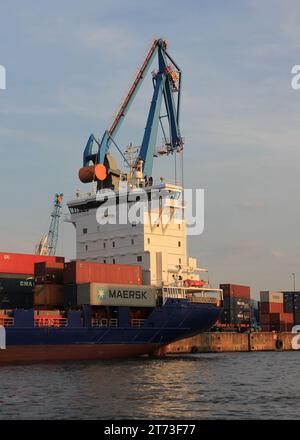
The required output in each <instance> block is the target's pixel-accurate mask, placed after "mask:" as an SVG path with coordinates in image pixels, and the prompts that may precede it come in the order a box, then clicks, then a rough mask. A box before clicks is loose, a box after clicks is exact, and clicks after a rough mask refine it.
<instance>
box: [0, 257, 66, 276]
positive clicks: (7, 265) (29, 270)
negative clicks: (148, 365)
mask: <svg viewBox="0 0 300 440" xmlns="http://www.w3.org/2000/svg"><path fill="white" fill-rule="evenodd" d="M42 261H52V262H64V258H63V257H49V256H43V255H33V254H15V253H9V252H0V274H28V275H33V274H34V264H35V263H39V262H42Z"/></svg>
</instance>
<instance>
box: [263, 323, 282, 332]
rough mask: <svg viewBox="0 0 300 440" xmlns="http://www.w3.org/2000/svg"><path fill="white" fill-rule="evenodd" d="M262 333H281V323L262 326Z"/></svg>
mask: <svg viewBox="0 0 300 440" xmlns="http://www.w3.org/2000/svg"><path fill="white" fill-rule="evenodd" d="M261 331H262V332H268V333H269V332H280V323H278V324H264V325H262V326H261Z"/></svg>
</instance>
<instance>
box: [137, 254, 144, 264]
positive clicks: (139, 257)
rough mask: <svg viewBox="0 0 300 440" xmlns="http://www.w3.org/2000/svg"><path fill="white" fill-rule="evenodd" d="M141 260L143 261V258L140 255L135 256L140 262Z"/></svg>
mask: <svg viewBox="0 0 300 440" xmlns="http://www.w3.org/2000/svg"><path fill="white" fill-rule="evenodd" d="M141 261H143V259H142V257H141V256H140V255H139V256H138V257H137V262H138V263H140V262H141Z"/></svg>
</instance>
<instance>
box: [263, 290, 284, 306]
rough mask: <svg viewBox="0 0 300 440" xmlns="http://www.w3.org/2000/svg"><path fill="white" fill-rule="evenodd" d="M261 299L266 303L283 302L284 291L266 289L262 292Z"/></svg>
mask: <svg viewBox="0 0 300 440" xmlns="http://www.w3.org/2000/svg"><path fill="white" fill-rule="evenodd" d="M260 301H261V302H266V303H269V302H270V303H278V304H282V303H283V292H275V291H264V292H260Z"/></svg>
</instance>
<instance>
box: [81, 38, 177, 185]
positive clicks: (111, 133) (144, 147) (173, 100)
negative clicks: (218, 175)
mask: <svg viewBox="0 0 300 440" xmlns="http://www.w3.org/2000/svg"><path fill="white" fill-rule="evenodd" d="M155 56H157V58H158V69H157V70H155V71H152V82H153V87H154V90H153V96H152V101H151V105H150V109H149V112H148V117H147V122H146V127H145V132H144V136H143V139H142V143H141V147H140V150H139V153H138V157H137V159H136V167H137V166H138V164H141V167H142V172H143V175H144V176H145V177H148V178H150V177H151V176H152V168H153V157H154V156H156V155H157V154H156V152H155V147H156V141H157V134H158V128H159V126H160V127H161V129H162V132H163V137H164V146H163V148H162V149H161V150H160V151H159V152H158V154H164V155H168V154H173V153H176V152H180V151H182V149H183V139H182V137H181V134H180V129H179V121H180V98H181V83H182V72H181V70H180V68H179V66H178V65H177V64H176V63H175V61H174V60H173V59H172V58H171V56H170V55H169V53H168V52H167V43H166V41H165V40H163V39H161V38H160V39H157V40H154V42H153V44H152V46H151V48H150V50H149V52H148V54H147V56H146V58H145V60H144V62H143V63H142V66H141V67H140V69H139V71H138V73H137V75H136V77H135V79H134V81H133V84H132V86H131V88H130V90H129V93H128V94H127V96H126V97H125V99H124V101H123V102H122V104H121V106H120V108H119V111H118V112H117V115H116V117H115V119H114V121H113V123H112V125H111V126H110V128H108V129H106V130H105V132H104V134H103V136H102V138H101V140H98V139H96V137H95V136H94V135H93V134H92V135H91V136H90V137H89V139H88V142H87V144H86V147H85V149H84V153H83V168H81V169H80V170H79V178H80V180H81V181H82V182H83V183H88V182H92V181H95V180H96V181H98V182H100V183H102V186H104V187H105V186H110V184H111V181H110V180H109V174H111V173H114V172H116V170H114V169H112V168H113V167H111V166H110V165H111V164H110V160H109V159H108V157H109V155H108V153H109V149H110V146H111V144H113V145H114V146H115V147H116V148H117V149H118V150H119V152H120V153H121V155H122V156H123V158H124V160H125V161H126V158H125V157H124V155H123V154H122V152H121V150H120V149H119V147H118V146H117V144H116V141H115V136H116V134H117V132H118V130H119V128H120V126H121V124H122V122H123V121H124V119H125V116H126V115H127V113H128V110H129V108H130V106H131V104H132V102H133V100H134V98H135V96H136V95H137V93H138V90H139V88H140V86H141V84H142V82H143V80H144V78H145V76H146V74H147V72H148V70H149V67H150V66H151V64H152V62H153V60H154V58H155ZM163 101H164V104H165V110H166V114H164V115H162V114H161V108H162V102H163ZM163 119H166V120H167V123H168V129H169V130H168V131H169V133H168V135H169V136H168V137H167V133H166V130H165V127H164V124H163ZM95 144H96V150H97V151H96V152H93V147H94V145H95Z"/></svg>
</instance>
